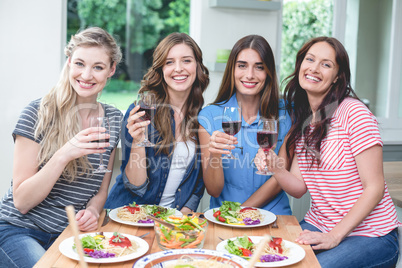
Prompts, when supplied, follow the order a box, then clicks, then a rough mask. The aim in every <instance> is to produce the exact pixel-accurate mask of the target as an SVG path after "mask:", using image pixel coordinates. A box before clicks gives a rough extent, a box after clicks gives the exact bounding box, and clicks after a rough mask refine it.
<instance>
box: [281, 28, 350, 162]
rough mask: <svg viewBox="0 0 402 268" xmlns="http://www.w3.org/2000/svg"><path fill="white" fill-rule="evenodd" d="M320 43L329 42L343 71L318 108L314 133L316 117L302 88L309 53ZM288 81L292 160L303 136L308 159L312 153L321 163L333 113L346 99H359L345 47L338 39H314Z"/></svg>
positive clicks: (303, 50) (289, 152)
mask: <svg viewBox="0 0 402 268" xmlns="http://www.w3.org/2000/svg"><path fill="white" fill-rule="evenodd" d="M318 42H326V43H328V44H329V45H330V46H331V47H332V48H333V49H334V50H335V58H336V63H337V64H338V66H339V70H338V74H337V76H338V79H337V80H336V82H335V83H333V84H332V86H331V89H330V90H329V91H328V93H327V95H326V96H325V97H324V99H323V101H322V103H321V104H320V105H319V107H318V109H317V115H316V118H318V119H317V120H315V122H314V130H313V131H312V132H311V133H310V125H309V124H310V120H309V118H311V116H312V111H311V108H310V104H309V101H308V98H307V93H306V91H305V90H304V89H303V88H302V87H301V86H300V83H299V72H300V68H301V64H302V62H303V60H304V58H305V56H306V54H307V52H308V51H309V49H310V48H311V47H312V46H313V45H314V44H316V43H318ZM285 81H288V83H287V85H286V88H285V92H284V98H285V100H286V104H287V110H288V112H289V114H290V116H291V118H292V127H291V128H290V130H289V132H288V140H287V143H286V152H287V155H288V157H289V158H290V159H291V158H292V157H293V152H294V149H295V144H296V142H297V141H298V140H299V139H300V138H301V137H302V136H303V137H304V138H305V141H304V142H305V144H304V149H305V153H306V157H307V156H308V154H309V153H312V160H313V161H318V162H320V158H319V152H320V149H321V141H322V140H323V139H324V138H325V136H326V135H327V128H328V126H329V124H330V121H331V118H332V115H333V113H334V112H335V110H336V108H337V107H338V106H339V104H340V103H341V102H342V101H343V100H344V99H345V98H346V97H353V98H356V99H357V96H356V93H355V92H354V91H353V89H352V87H351V85H350V67H349V57H348V53H347V52H346V49H345V48H344V46H343V45H342V44H341V43H340V42H339V41H338V40H337V39H335V38H332V37H326V36H321V37H316V38H312V39H310V40H309V41H307V43H305V44H304V45H303V47H302V48H301V49H300V50H299V52H298V53H297V56H296V63H295V70H294V72H293V73H292V74H291V75H290V76H288V77H287V78H286V79H285Z"/></svg>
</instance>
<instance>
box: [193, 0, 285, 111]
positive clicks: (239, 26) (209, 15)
mask: <svg viewBox="0 0 402 268" xmlns="http://www.w3.org/2000/svg"><path fill="white" fill-rule="evenodd" d="M277 2H281V3H282V1H281V0H279V1H277ZM281 19H282V9H280V10H278V11H264V10H255V9H235V8H212V7H209V0H191V7H190V35H191V36H192V37H193V38H194V40H195V41H196V42H197V43H198V45H199V46H200V48H201V50H202V52H203V56H204V63H206V64H207V67H209V64H210V63H213V62H215V58H216V50H217V49H231V48H232V47H233V45H234V44H235V43H236V41H237V40H239V39H240V38H242V37H244V36H246V35H249V34H258V35H261V36H263V37H265V39H267V41H268V43H269V44H270V46H271V48H272V50H273V52H274V54H275V60H276V64H277V65H278V63H279V57H280V43H281V40H280V36H281V30H282V24H281ZM222 75H223V73H222V72H210V80H211V82H210V85H209V87H208V89H207V90H206V92H205V94H204V98H205V103H206V104H208V103H211V102H212V101H213V100H214V99H215V96H216V93H217V92H218V89H219V85H220V82H221V79H222Z"/></svg>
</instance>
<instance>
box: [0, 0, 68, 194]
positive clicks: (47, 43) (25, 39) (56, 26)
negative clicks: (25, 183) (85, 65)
mask: <svg viewBox="0 0 402 268" xmlns="http://www.w3.org/2000/svg"><path fill="white" fill-rule="evenodd" d="M65 4H66V1H65V0H35V1H24V0H1V1H0V40H1V41H0V91H1V95H2V100H3V104H2V105H3V111H4V113H3V118H2V120H1V121H2V126H1V132H0V140H1V143H2V146H1V151H0V163H1V164H0V169H1V174H2V176H1V179H0V196H3V195H4V193H5V192H6V191H7V189H8V188H9V186H10V182H11V179H12V166H13V147H14V143H13V139H12V136H11V133H12V131H13V129H14V127H15V124H16V122H17V119H18V116H19V114H20V112H21V110H22V109H23V108H24V107H25V106H26V105H27V104H28V103H29V102H30V101H31V100H34V99H37V98H40V97H41V96H43V95H44V94H45V93H46V92H48V91H49V90H50V89H51V87H52V86H53V85H54V84H55V83H56V82H57V80H58V77H59V73H60V70H61V66H62V64H63V62H64V59H63V57H62V55H63V53H62V49H63V47H64V44H65V39H66V38H65V30H64V29H66V27H65V24H66V14H64V13H63V10H64V11H65V10H66V9H63V8H62V7H63V5H65Z"/></svg>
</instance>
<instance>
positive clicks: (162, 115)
mask: <svg viewBox="0 0 402 268" xmlns="http://www.w3.org/2000/svg"><path fill="white" fill-rule="evenodd" d="M178 44H185V45H187V46H189V47H190V48H191V49H192V50H193V53H194V57H195V60H196V63H197V69H196V74H197V77H196V79H195V81H194V84H193V87H192V90H191V93H190V95H189V96H188V98H187V101H186V103H185V105H184V109H185V110H184V111H182V112H183V114H184V119H183V122H182V124H181V129H180V131H181V134H182V137H183V139H184V141H186V140H188V139H191V140H193V141H194V142H196V141H197V139H198V133H197V131H195V130H198V127H199V124H198V120H197V115H198V113H199V111H200V110H201V108H202V106H203V104H204V98H203V96H202V93H203V92H204V91H205V89H206V88H207V87H208V84H209V71H208V69H207V67H205V66H204V64H203V59H202V51H201V49H200V48H199V46H198V45H197V43H196V42H195V41H194V40H193V39H192V38H191V37H190V36H189V35H187V34H185V33H171V34H169V35H168V36H166V37H165V38H164V39H163V40H162V41H161V42H160V43H159V44H158V46H157V47H156V49H155V51H154V53H153V63H152V66H151V67H150V68H149V70H148V72H147V73H146V74H145V76H144V79H143V80H142V82H141V88H140V90H139V92H145V91H149V92H153V93H154V94H155V96H156V102H157V104H158V109H157V111H156V113H155V117H154V121H153V123H154V125H155V128H156V130H157V131H158V132H159V134H160V137H161V139H160V140H159V141H158V146H159V149H158V153H161V152H163V153H165V154H168V153H169V148H170V145H171V144H174V141H175V138H174V135H173V131H172V128H171V124H172V118H171V112H172V110H171V108H170V107H169V105H168V104H169V94H168V87H167V84H166V81H165V80H164V79H163V71H162V68H163V66H164V65H165V63H166V58H167V56H168V53H169V51H170V49H171V48H172V47H173V46H175V45H178Z"/></svg>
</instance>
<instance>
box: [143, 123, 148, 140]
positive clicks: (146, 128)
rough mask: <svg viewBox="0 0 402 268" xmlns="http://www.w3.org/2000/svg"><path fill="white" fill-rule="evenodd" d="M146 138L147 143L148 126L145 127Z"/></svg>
mask: <svg viewBox="0 0 402 268" xmlns="http://www.w3.org/2000/svg"><path fill="white" fill-rule="evenodd" d="M144 136H145V137H144V141H145V142H147V141H148V126H146V127H145V130H144Z"/></svg>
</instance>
